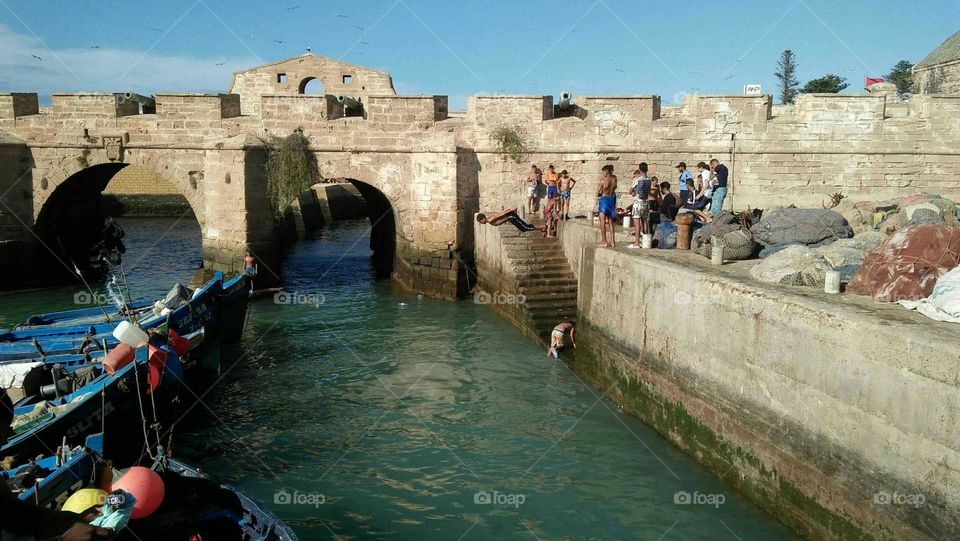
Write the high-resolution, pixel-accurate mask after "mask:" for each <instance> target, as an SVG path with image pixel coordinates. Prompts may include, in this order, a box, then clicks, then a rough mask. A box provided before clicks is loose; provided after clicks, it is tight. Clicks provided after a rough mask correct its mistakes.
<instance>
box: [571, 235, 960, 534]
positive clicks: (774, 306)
mask: <svg viewBox="0 0 960 541" xmlns="http://www.w3.org/2000/svg"><path fill="white" fill-rule="evenodd" d="M561 235H562V236H563V237H564V245H565V248H566V250H567V251H572V250H573V249H574V247H575V246H576V247H577V248H578V249H579V250H580V251H581V256H580V257H579V259H578V264H579V279H580V282H579V293H578V303H579V323H578V325H579V328H578V338H579V339H578V346H579V347H578V349H577V353H576V361H575V366H574V368H575V370H576V372H577V373H578V374H579V375H581V377H584V378H585V379H586V380H589V381H591V382H592V383H594V384H595V385H596V386H597V387H598V388H599V389H601V390H602V391H603V392H604V393H606V395H607V396H609V398H611V399H612V400H614V401H615V402H617V403H618V404H620V405H622V406H623V407H624V409H625V410H627V411H629V412H630V413H632V414H633V415H635V416H637V417H639V418H640V419H642V420H643V421H644V422H646V423H647V424H649V425H651V426H652V427H654V428H655V429H656V430H658V431H659V432H660V433H661V434H662V435H663V436H664V437H665V438H667V439H669V440H670V441H671V442H673V443H674V444H675V445H677V446H678V447H679V448H680V449H682V450H684V451H685V452H687V453H688V454H690V455H691V456H692V457H694V458H695V459H696V460H698V461H699V462H700V463H701V464H703V465H704V466H705V467H707V468H708V469H710V470H711V471H712V472H714V473H715V474H716V475H717V476H719V477H720V478H721V479H722V480H723V481H725V482H727V483H729V484H730V485H731V486H733V487H735V488H736V489H738V490H740V491H741V492H743V493H744V494H746V495H747V496H748V497H750V498H751V499H752V500H753V501H755V502H756V503H757V504H758V505H759V506H761V507H762V508H764V509H765V510H767V511H768V512H769V513H770V514H771V515H773V516H775V517H776V518H777V519H779V520H781V521H782V522H784V523H785V524H787V525H788V526H790V527H791V528H793V529H794V530H795V531H797V532H798V533H800V534H801V535H804V536H805V537H808V538H812V539H827V538H829V539H861V538H873V539H927V538H941V539H945V538H952V537H954V536H956V534H957V532H958V531H960V388H958V387H960V380H958V377H957V376H958V370H960V368H958V367H960V326H957V325H950V324H946V323H939V322H934V321H932V320H929V319H927V318H925V317H923V316H920V315H918V314H916V313H913V312H909V311H907V310H905V309H903V308H901V307H899V306H896V305H893V306H890V305H875V304H874V303H873V302H872V301H871V300H869V299H866V298H863V297H857V296H853V295H842V296H827V295H825V294H823V293H821V292H817V291H813V290H808V289H799V288H788V287H786V286H770V285H766V284H763V285H761V284H758V283H756V282H753V281H752V280H751V279H750V277H749V274H748V270H749V268H750V266H752V265H753V264H755V263H754V262H749V261H747V262H737V263H730V264H727V265H724V266H723V267H720V268H717V267H712V266H711V265H710V264H709V261H708V260H707V259H705V258H702V257H699V256H697V255H694V254H690V253H679V252H676V251H659V250H649V251H644V252H642V253H638V252H636V251H632V250H630V251H628V250H625V249H622V248H620V249H618V250H610V249H599V248H595V243H596V230H595V229H594V228H592V227H590V226H589V224H587V223H577V222H572V223H567V224H564V228H563V230H562V231H561ZM624 244H625V243H624Z"/></svg>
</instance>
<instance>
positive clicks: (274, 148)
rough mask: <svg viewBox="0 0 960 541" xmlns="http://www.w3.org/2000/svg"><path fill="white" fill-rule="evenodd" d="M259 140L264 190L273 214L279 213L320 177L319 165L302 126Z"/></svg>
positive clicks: (319, 179)
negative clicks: (264, 159) (263, 153)
mask: <svg viewBox="0 0 960 541" xmlns="http://www.w3.org/2000/svg"><path fill="white" fill-rule="evenodd" d="M262 141H263V145H264V147H265V148H266V151H267V163H266V169H267V192H268V194H269V195H270V200H271V201H272V202H273V206H274V209H275V210H276V212H277V214H283V211H284V210H285V209H286V208H287V207H288V206H290V203H291V202H292V201H293V200H294V199H295V198H296V197H298V196H299V195H300V193H301V192H304V191H306V190H308V189H310V186H313V185H314V184H316V183H317V182H319V181H321V180H322V178H321V177H320V167H319V166H318V165H317V158H316V156H314V155H313V153H312V152H310V140H309V139H307V137H306V136H305V135H303V128H297V129H296V130H294V131H293V133H291V134H290V135H288V136H286V137H277V136H268V137H267V139H262Z"/></svg>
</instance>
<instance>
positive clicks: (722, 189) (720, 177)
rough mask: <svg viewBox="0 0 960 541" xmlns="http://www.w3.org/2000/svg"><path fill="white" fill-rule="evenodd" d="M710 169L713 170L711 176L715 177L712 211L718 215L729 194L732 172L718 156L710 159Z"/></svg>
mask: <svg viewBox="0 0 960 541" xmlns="http://www.w3.org/2000/svg"><path fill="white" fill-rule="evenodd" d="M710 170H711V171H713V173H712V174H711V175H710V178H711V179H713V202H712V203H710V212H712V213H713V215H714V216H716V215H717V214H719V213H720V211H721V210H723V199H724V198H725V197H726V196H727V182H728V181H729V177H730V172H729V171H728V170H727V166H726V165H723V164H722V163H720V160H718V159H716V158H714V159H712V160H710Z"/></svg>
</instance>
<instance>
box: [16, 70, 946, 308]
mask: <svg viewBox="0 0 960 541" xmlns="http://www.w3.org/2000/svg"><path fill="white" fill-rule="evenodd" d="M313 80H318V81H320V82H322V83H323V85H324V88H325V93H324V94H321V95H307V94H302V93H301V92H306V91H307V88H306V84H307V83H310V81H313ZM337 94H343V95H345V96H348V97H351V98H354V99H357V100H359V101H360V102H361V103H362V104H363V110H362V112H361V115H360V116H344V110H343V107H342V105H340V104H338V103H337V102H336V99H335V97H336V95H337ZM155 98H156V109H155V111H156V112H155V113H153V112H146V113H145V112H144V111H141V110H140V108H139V107H137V104H136V103H134V102H131V101H129V100H123V99H118V94H113V93H72V94H66V93H58V94H55V95H54V96H53V104H52V107H50V108H40V107H39V106H38V99H37V96H36V94H26V93H9V94H0V145H2V146H3V147H4V148H5V149H6V152H7V153H12V154H16V156H17V158H16V160H17V161H15V162H10V161H8V162H4V164H2V165H0V169H2V171H0V183H2V185H0V191H2V190H5V189H7V188H9V187H11V184H17V183H19V184H26V185H28V186H29V188H28V189H27V191H30V192H32V193H31V194H30V197H29V198H28V199H26V201H29V203H28V204H23V203H17V204H16V205H11V208H12V209H13V210H12V212H11V211H8V212H10V214H11V217H9V219H7V220H6V221H7V222H10V221H11V220H13V216H15V217H16V218H18V219H19V220H21V221H22V222H23V223H27V224H29V225H33V220H35V219H36V217H37V215H38V214H39V213H40V211H41V209H42V208H43V206H44V204H45V203H46V201H47V200H48V198H49V196H50V195H51V194H52V193H53V192H54V191H55V190H56V189H57V187H58V186H60V185H61V184H62V183H63V182H65V181H67V180H69V179H70V178H71V176H72V175H74V174H75V173H77V172H79V171H81V170H84V169H87V168H91V167H96V166H99V165H104V164H112V163H124V164H133V165H138V166H142V167H144V168H147V169H150V170H152V171H153V172H154V173H155V174H157V175H159V176H161V177H163V178H164V179H166V180H168V181H169V183H170V185H172V186H176V189H177V190H178V191H179V192H180V193H181V194H182V195H183V196H184V197H186V199H187V201H188V202H189V203H190V206H191V208H192V209H193V211H194V214H195V215H196V216H197V219H198V221H200V224H201V229H202V230H204V231H205V233H204V235H203V239H204V250H205V254H207V256H208V257H205V260H206V261H207V262H208V263H209V264H211V265H214V266H215V267H216V268H222V269H225V270H229V269H235V268H237V267H238V265H239V261H240V259H241V258H242V252H243V250H244V248H245V247H246V246H259V247H260V248H261V249H262V250H264V252H265V253H273V252H275V250H274V249H273V248H274V247H275V246H276V245H277V243H276V242H275V241H274V240H272V239H270V238H269V235H268V234H266V233H265V231H272V230H273V225H272V224H273V212H274V209H273V208H272V207H271V205H270V204H269V202H268V201H266V198H265V193H266V185H265V178H264V175H263V161H262V159H260V158H255V157H254V156H255V155H256V154H257V152H256V149H257V148H259V147H260V146H261V138H262V137H264V136H266V135H276V136H286V135H289V134H290V133H292V132H293V130H295V129H298V128H299V129H302V130H303V132H304V133H305V134H306V135H307V137H308V138H309V139H310V146H311V149H312V151H313V152H314V154H315V156H316V158H317V161H318V163H319V164H320V170H321V174H322V175H323V177H324V178H338V179H346V180H350V181H351V182H354V183H355V184H356V185H357V186H358V188H359V187H360V186H361V185H365V186H368V187H369V190H368V191H367V192H366V193H365V198H367V199H368V200H369V198H370V197H374V198H382V199H378V200H379V201H380V202H381V203H382V205H381V206H382V207H383V208H384V209H388V210H389V213H387V214H386V215H387V216H389V217H391V218H392V219H393V222H394V225H395V227H394V230H395V236H396V239H395V240H396V242H395V245H396V251H397V253H398V254H400V256H399V258H398V260H397V269H396V273H397V275H398V276H403V277H404V278H403V281H404V283H406V284H412V285H411V287H413V288H415V289H429V290H430V291H432V292H437V293H439V292H440V291H443V293H442V295H443V296H449V295H450V292H461V293H462V292H464V291H466V289H468V288H467V287H466V279H465V278H464V277H465V275H466V274H465V273H466V271H465V270H462V269H460V267H458V269H460V270H457V269H454V268H452V266H453V265H462V264H463V262H467V264H472V262H473V260H474V254H473V250H474V226H473V224H472V219H473V216H474V214H475V213H476V212H478V211H481V210H482V211H493V210H500V209H503V208H507V207H514V206H516V207H520V208H523V207H524V206H525V205H524V199H525V197H524V192H523V179H524V178H525V176H526V174H527V171H528V170H529V166H530V164H531V163H536V164H538V165H540V166H541V167H544V168H545V167H546V165H548V164H550V163H553V164H555V165H556V167H557V169H567V170H568V171H569V172H570V173H571V175H572V176H573V177H574V178H575V179H577V180H578V181H579V184H578V185H577V187H576V188H575V189H574V192H573V204H572V211H573V214H574V215H576V214H587V213H589V212H590V211H591V210H592V209H593V208H594V205H595V203H596V200H595V197H594V193H595V189H596V182H597V178H598V173H599V170H600V168H601V167H602V166H603V165H606V164H613V165H614V166H615V168H616V171H617V174H618V175H619V177H620V188H619V193H620V195H621V197H620V202H621V204H622V205H626V204H629V199H628V198H626V197H625V194H626V191H627V189H628V188H629V179H630V176H631V171H632V170H633V169H634V168H635V167H636V164H638V163H639V162H641V161H646V162H647V163H649V164H650V166H651V171H652V173H653V174H655V175H657V176H658V177H659V179H660V180H661V181H672V182H674V183H675V177H676V172H675V170H674V165H675V164H676V163H677V162H679V161H685V162H687V163H688V165H690V166H691V168H692V167H693V166H694V165H695V164H696V162H697V161H699V160H701V159H702V160H708V159H709V158H712V157H715V158H718V159H720V160H721V161H723V162H725V163H726V164H727V165H728V167H729V168H730V171H731V184H730V192H729V194H728V198H727V200H728V204H729V205H732V206H736V207H737V208H743V207H747V206H752V207H761V208H769V207H770V206H774V205H789V204H796V205H798V206H819V205H820V204H821V202H822V201H824V200H826V199H827V197H828V196H829V195H830V194H832V193H834V192H837V191H840V192H843V193H844V195H846V196H848V197H850V198H852V199H853V200H857V199H871V200H878V199H884V198H893V197H900V196H903V195H908V194H912V193H916V192H919V191H932V192H937V193H940V194H942V195H945V196H948V197H953V198H960V185H958V183H957V182H956V174H955V171H956V169H957V167H958V165H960V153H958V150H957V149H958V148H960V96H931V95H918V96H915V97H914V98H913V99H911V100H910V101H908V102H902V101H900V100H899V98H897V97H896V96H893V95H858V94H842V95H804V96H801V97H800V98H799V99H798V100H797V103H796V105H794V106H788V107H781V106H778V107H776V108H775V107H773V105H772V100H771V98H770V97H769V96H755V97H754V96H750V97H744V96H713V95H694V96H687V97H686V99H685V100H684V102H683V103H682V104H681V105H679V106H675V107H667V106H664V105H663V104H662V103H661V100H660V98H659V97H658V96H575V97H574V107H572V108H570V109H569V110H567V111H560V110H558V109H556V108H555V101H556V100H555V99H554V98H553V97H551V96H472V97H470V98H469V99H468V109H467V111H465V112H454V113H451V112H450V111H449V104H448V100H447V98H446V97H445V96H397V95H396V93H395V92H394V89H393V83H392V79H391V78H390V76H389V74H387V73H384V72H381V71H376V70H371V69H369V68H363V67H361V66H354V65H351V64H345V63H342V62H337V61H334V60H331V59H327V58H323V57H319V56H316V55H310V54H308V55H302V56H298V57H295V58H291V59H287V60H284V61H281V62H277V63H273V64H267V65H264V66H259V67H256V68H252V69H250V70H246V71H243V72H238V73H237V74H235V76H234V81H233V84H232V86H231V89H230V92H228V93H226V94H220V93H215V94H184V93H180V94H170V93H158V94H156V96H155ZM500 126H510V127H514V128H516V129H517V130H518V131H519V132H520V133H521V134H522V135H523V137H524V139H525V140H526V141H527V145H526V146H527V153H526V155H525V156H523V158H522V160H521V163H519V164H518V163H514V162H513V161H510V160H509V159H507V158H506V157H505V156H503V155H502V154H501V153H500V152H499V151H498V149H497V148H496V146H495V144H494V142H493V141H492V140H491V138H490V134H491V132H492V131H493V130H495V129H496V128H498V127H500ZM25 170H26V171H27V173H26V177H23V173H24V171H25ZM117 189H120V188H117ZM361 191H362V190H361ZM21 192H22V190H21ZM10 193H13V192H10ZM368 196H369V197H368ZM8 197H9V195H8ZM382 215H384V213H383V212H381V213H379V214H378V216H382ZM14 229H15V227H13V226H9V227H6V229H5V230H4V231H6V232H5V233H4V237H3V238H0V240H11V239H13V238H14V237H16V238H18V239H22V238H23V231H22V230H20V231H19V232H16V233H15V232H13V230H14ZM21 229H22V228H21ZM448 255H449V256H451V257H447V256H448ZM271 257H272V256H271ZM268 259H269V258H268ZM451 259H452V261H454V263H449V265H451V267H448V266H447V265H448V261H450V260H451ZM273 263H274V264H275V265H272V266H275V267H277V268H279V264H278V263H279V261H273ZM455 270H456V272H454V271H455ZM453 275H456V278H452V276H453ZM435 280H439V281H445V282H444V283H443V284H442V285H437V287H432V286H431V287H429V288H427V286H425V285H424V284H427V283H433V282H434V281H435ZM438 284H439V282H438Z"/></svg>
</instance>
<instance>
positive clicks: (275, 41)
mask: <svg viewBox="0 0 960 541" xmlns="http://www.w3.org/2000/svg"><path fill="white" fill-rule="evenodd" d="M273 42H274V43H286V42H285V41H282V40H279V39H275V40H273Z"/></svg>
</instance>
